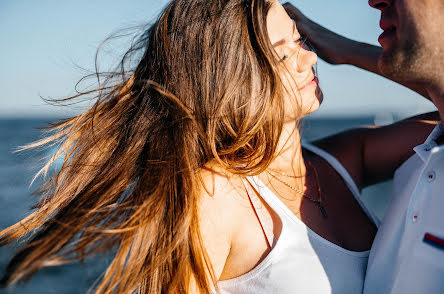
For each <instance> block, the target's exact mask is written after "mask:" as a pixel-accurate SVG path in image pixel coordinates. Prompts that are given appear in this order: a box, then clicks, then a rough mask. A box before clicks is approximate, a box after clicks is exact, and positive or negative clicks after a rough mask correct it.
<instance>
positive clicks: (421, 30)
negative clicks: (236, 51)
mask: <svg viewBox="0 0 444 294" xmlns="http://www.w3.org/2000/svg"><path fill="white" fill-rule="evenodd" d="M369 5H370V6H372V7H373V8H375V9H378V10H380V11H381V20H380V26H381V28H382V29H383V30H384V31H386V32H387V33H386V35H387V36H386V37H385V38H382V39H381V38H380V39H379V42H380V44H381V47H378V46H373V45H370V44H366V43H361V42H357V41H354V40H350V39H348V38H345V37H343V36H340V35H338V34H336V33H334V32H332V31H330V30H328V29H326V28H324V27H322V26H320V25H319V24H317V23H315V22H313V21H312V20H310V19H309V18H307V17H306V16H305V15H304V14H302V12H301V11H299V10H298V9H297V8H296V7H294V6H293V5H292V4H290V3H285V4H284V7H285V9H286V10H287V12H288V14H289V15H290V17H291V18H292V19H294V20H295V21H296V23H297V24H298V28H299V30H300V32H301V33H302V34H304V35H306V36H307V37H308V39H309V41H310V43H311V44H312V45H313V46H314V47H315V49H316V52H317V53H318V54H319V55H320V57H322V58H323V59H324V60H325V61H327V62H329V63H332V64H350V65H355V66H357V67H359V68H362V69H365V70H368V71H371V72H374V73H376V74H379V75H382V76H384V77H386V78H388V79H391V80H393V81H395V82H397V83H400V84H402V85H404V86H406V87H408V88H410V89H412V90H414V91H416V92H418V93H419V94H421V95H422V96H424V97H425V98H427V99H429V100H431V101H432V102H433V103H434V104H435V106H436V107H437V108H438V111H439V113H440V117H441V120H442V118H444V98H443V97H444V73H443V72H442V70H441V69H442V68H443V66H444V59H443V58H442V55H441V54H442V52H443V50H444V35H443V34H442V33H441V28H442V27H443V26H444V19H443V18H442V15H443V13H444V2H443V1H442V0H369Z"/></svg>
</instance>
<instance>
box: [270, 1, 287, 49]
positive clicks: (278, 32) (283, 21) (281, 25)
mask: <svg viewBox="0 0 444 294" xmlns="http://www.w3.org/2000/svg"><path fill="white" fill-rule="evenodd" d="M267 31H268V36H269V37H270V41H271V43H272V44H273V43H275V42H276V41H279V40H281V39H282V38H284V37H286V36H289V35H291V34H292V32H293V20H292V19H291V18H290V17H289V16H288V14H287V12H286V11H285V9H284V7H282V5H281V4H280V3H279V2H278V1H272V5H271V7H270V10H269V11H268V14H267Z"/></svg>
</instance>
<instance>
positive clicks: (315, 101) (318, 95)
mask: <svg viewBox="0 0 444 294" xmlns="http://www.w3.org/2000/svg"><path fill="white" fill-rule="evenodd" d="M323 100H324V94H323V93H322V90H321V88H319V87H318V88H317V89H316V92H315V95H314V97H313V98H312V99H311V103H309V104H306V105H304V106H303V107H302V113H303V116H306V115H308V114H310V113H313V112H315V111H316V110H318V109H319V107H320V106H321V104H322V101H323Z"/></svg>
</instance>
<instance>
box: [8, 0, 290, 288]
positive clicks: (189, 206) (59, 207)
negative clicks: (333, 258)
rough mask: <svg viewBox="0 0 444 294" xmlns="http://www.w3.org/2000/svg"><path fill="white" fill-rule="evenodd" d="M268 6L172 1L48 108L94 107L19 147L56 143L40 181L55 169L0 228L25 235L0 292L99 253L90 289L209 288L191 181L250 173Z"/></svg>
mask: <svg viewBox="0 0 444 294" xmlns="http://www.w3.org/2000/svg"><path fill="white" fill-rule="evenodd" d="M270 5H271V4H270V3H268V2H266V1H265V0H212V1H209V0H175V1H172V2H171V3H170V4H169V5H168V6H167V7H166V8H165V10H164V11H163V12H162V13H161V15H160V17H159V18H158V20H157V21H156V22H155V23H154V25H152V26H151V27H150V28H149V29H147V30H146V31H145V32H144V33H143V34H142V35H141V37H140V38H139V40H138V42H136V43H134V45H133V46H132V48H131V49H130V50H129V51H128V52H127V54H125V57H124V58H123V60H122V61H121V70H120V71H119V72H118V73H108V76H107V79H106V82H105V83H104V84H99V88H98V89H96V90H94V91H91V92H89V93H82V94H81V95H77V96H74V97H70V98H68V99H63V100H62V101H65V102H71V101H74V99H77V98H79V97H84V96H85V95H91V94H93V95H94V97H95V99H96V102H95V104H94V105H93V107H91V108H90V109H89V110H87V111H86V112H84V113H82V114H80V115H77V116H75V117H73V118H70V119H67V120H64V121H61V122H58V123H55V124H53V125H51V126H50V127H49V130H50V131H51V132H52V133H50V135H49V136H47V137H46V138H44V139H42V140H40V141H37V142H35V143H31V144H29V145H27V146H25V147H24V149H32V148H35V147H39V146H48V145H54V144H58V146H60V148H59V149H58V151H57V152H56V153H55V154H54V156H53V157H52V159H51V160H50V161H49V162H48V163H47V164H46V166H44V168H43V169H42V170H41V171H40V173H43V174H46V173H47V172H48V170H50V169H51V168H52V167H53V166H54V162H55V161H56V159H57V158H61V157H63V158H64V161H63V164H62V165H61V167H60V166H59V168H58V169H57V170H56V171H55V174H54V175H53V176H51V177H50V178H49V179H48V180H46V182H45V183H44V184H43V185H42V186H41V187H40V188H39V189H38V190H37V191H36V193H37V194H38V195H40V196H41V200H40V202H39V203H38V205H37V208H36V210H35V211H34V212H32V213H31V214H30V215H29V216H28V217H26V218H24V219H23V220H21V221H20V222H18V223H17V224H15V225H12V226H11V227H8V228H6V229H4V230H3V231H2V232H0V245H5V244H7V243H10V242H12V241H15V240H17V239H20V238H22V237H24V236H28V237H29V239H28V240H27V241H26V243H25V245H24V246H23V247H22V248H21V249H20V250H19V251H18V253H16V255H15V256H14V258H13V259H12V261H11V262H10V263H9V265H8V267H7V269H6V274H5V275H4V277H3V279H2V284H3V285H4V286H7V285H11V284H13V283H15V282H17V281H19V280H21V279H27V278H30V277H31V276H32V275H33V274H34V273H35V272H36V271H37V270H39V269H41V268H42V267H45V266H49V265H58V264H63V263H67V262H72V261H75V260H82V259H84V258H85V257H87V256H90V255H93V254H96V253H99V252H107V251H109V250H111V249H113V252H115V256H114V259H113V260H112V262H111V264H110V265H109V267H108V269H107V270H106V272H105V273H104V276H103V279H102V280H101V281H100V283H99V284H98V285H97V287H96V288H95V291H96V293H131V292H134V291H138V292H139V293H171V292H178V293H189V292H190V291H191V290H190V289H191V287H195V289H196V290H198V291H200V292H201V293H210V291H211V289H212V287H214V284H215V282H216V281H215V278H214V273H213V271H212V268H211V265H210V262H209V260H208V256H207V254H206V252H205V250H204V249H203V247H202V241H201V237H200V233H199V232H200V231H199V225H198V224H199V220H198V214H197V206H198V201H199V195H202V191H201V190H200V188H199V187H201V185H200V184H199V183H200V178H199V176H198V175H199V171H200V170H201V169H202V168H203V167H204V165H205V164H206V163H208V162H209V161H210V160H213V161H215V162H217V163H218V164H219V165H220V166H221V167H223V168H224V169H226V170H227V171H229V172H231V173H233V174H236V175H240V176H246V175H252V174H258V173H260V172H262V171H263V170H264V169H266V168H267V166H268V165H269V164H270V162H271V161H272V160H273V158H274V156H275V154H276V148H277V144H278V139H279V137H280V134H281V130H282V126H283V117H284V109H283V94H282V92H283V89H282V88H283V86H282V82H281V81H280V79H279V75H278V71H277V59H276V58H275V55H274V53H273V52H274V51H273V49H272V47H271V44H270V40H269V37H268V34H267V29H266V15H267V12H268V10H269V8H270ZM137 56H139V59H138V62H137V66H136V67H135V68H133V69H129V68H127V66H126V65H127V64H128V62H127V61H128V59H129V58H136V57H137ZM98 75H103V74H98ZM207 273H210V274H207Z"/></svg>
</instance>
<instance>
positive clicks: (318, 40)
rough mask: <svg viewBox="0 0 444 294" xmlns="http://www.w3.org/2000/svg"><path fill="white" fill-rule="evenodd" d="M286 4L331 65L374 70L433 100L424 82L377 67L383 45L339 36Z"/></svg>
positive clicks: (285, 6) (317, 51)
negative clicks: (403, 77) (397, 76)
mask: <svg viewBox="0 0 444 294" xmlns="http://www.w3.org/2000/svg"><path fill="white" fill-rule="evenodd" d="M283 6H284V8H285V9H286V11H287V13H288V15H289V16H290V17H291V18H292V19H293V20H294V21H295V22H296V26H297V28H298V30H299V32H300V33H301V34H303V35H305V37H307V38H308V40H309V42H310V43H311V45H312V46H313V47H314V49H315V51H316V53H317V54H318V55H319V57H321V58H322V59H323V60H325V61H326V62H328V63H331V64H350V65H354V66H356V67H359V68H362V69H365V70H368V71H371V72H373V73H376V74H378V75H380V76H383V77H385V78H388V79H390V80H392V81H394V82H397V83H399V84H401V85H403V86H405V87H407V88H409V89H411V90H413V91H415V92H417V93H419V94H420V95H422V96H424V97H425V98H427V99H429V100H430V97H429V94H428V93H427V91H426V90H425V88H424V87H423V86H422V85H419V84H414V83H406V82H404V81H400V80H397V79H396V78H393V77H390V76H386V75H384V74H383V73H381V71H380V70H379V68H378V59H379V56H380V55H381V53H382V48H381V47H378V46H374V45H370V44H366V43H362V42H357V41H354V40H351V39H348V38H346V37H343V36H341V35H338V34H336V33H334V32H332V31H330V30H328V29H326V28H325V27H323V26H321V25H319V24H317V23H315V22H314V21H312V20H311V19H309V18H307V17H306V16H305V15H304V14H302V12H301V11H300V10H299V9H297V8H296V7H294V6H293V5H292V4H290V3H288V2H287V3H285V4H284V5H283Z"/></svg>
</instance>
